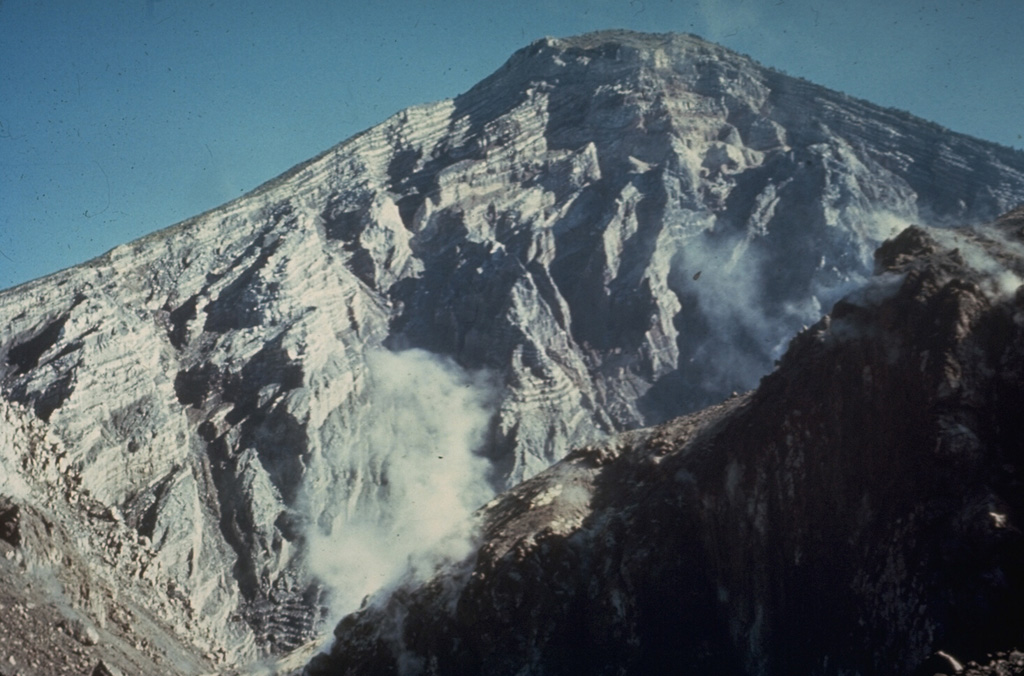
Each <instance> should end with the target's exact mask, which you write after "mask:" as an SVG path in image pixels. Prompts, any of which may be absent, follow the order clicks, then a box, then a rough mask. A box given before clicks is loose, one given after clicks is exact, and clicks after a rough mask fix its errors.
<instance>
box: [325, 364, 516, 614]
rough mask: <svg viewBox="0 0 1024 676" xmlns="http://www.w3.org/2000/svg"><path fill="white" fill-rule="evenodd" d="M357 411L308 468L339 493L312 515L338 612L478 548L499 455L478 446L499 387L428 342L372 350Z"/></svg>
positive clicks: (334, 604) (326, 578) (330, 497)
mask: <svg viewBox="0 0 1024 676" xmlns="http://www.w3.org/2000/svg"><path fill="white" fill-rule="evenodd" d="M367 364H368V370H367V376H366V378H367V380H366V383H365V387H364V388H363V393H362V395H361V397H360V400H359V402H358V403H357V408H356V410H355V411H354V412H353V415H352V416H351V417H350V418H349V419H348V420H347V422H346V429H344V430H343V431H342V433H341V434H340V435H338V438H340V439H341V441H339V442H336V443H334V444H333V445H332V447H331V448H329V449H326V450H325V451H324V452H323V453H322V455H320V457H319V458H317V459H315V460H314V462H315V463H320V464H321V466H320V467H311V470H313V471H312V472H311V474H312V475H319V476H328V477H330V479H329V480H328V481H327V482H326V484H321V485H327V486H329V488H328V490H331V491H333V494H332V495H329V496H327V497H326V500H325V499H324V498H323V496H319V498H318V499H317V500H315V501H311V504H320V505H323V509H322V511H321V512H320V513H319V514H313V515H311V516H312V517H313V521H312V523H311V526H310V529H309V533H308V534H307V537H308V545H309V549H308V551H309V557H310V565H311V569H312V572H313V573H314V574H315V575H317V576H318V577H319V578H320V579H321V581H322V582H323V583H324V584H325V585H326V586H327V587H328V589H329V590H330V594H331V599H330V604H331V612H332V614H334V615H335V616H336V617H340V616H342V615H344V614H347V613H348V612H351V611H353V610H356V609H357V608H358V606H359V605H360V603H361V601H362V600H363V599H364V598H365V597H366V596H368V595H370V594H373V593H374V592H376V591H378V590H380V589H382V588H384V587H387V586H389V585H390V584H391V583H393V582H395V581H396V580H397V579H398V578H399V577H401V576H403V575H406V574H409V573H410V571H413V570H415V569H417V568H419V569H425V570H423V572H424V573H429V571H430V570H431V569H432V568H433V565H434V564H435V563H436V562H437V561H438V560H440V559H447V560H458V559H461V558H463V557H465V556H466V555H467V554H469V553H470V548H471V546H472V539H471V537H470V533H469V520H468V517H469V515H470V513H471V512H472V511H473V510H475V509H476V508H477V507H479V506H480V505H482V504H483V503H485V502H486V501H487V500H489V499H490V498H491V497H492V495H493V489H492V488H491V486H490V483H489V481H488V472H489V469H490V463H489V462H488V461H487V460H486V459H485V458H483V457H481V456H479V455H477V453H476V451H477V450H478V449H479V448H480V447H481V445H482V444H483V442H484V440H485V435H486V432H487V429H488V426H489V423H490V419H491V416H492V414H493V411H494V404H493V402H494V400H495V397H494V393H495V389H496V388H495V385H494V383H493V381H492V379H491V378H490V377H489V376H488V375H487V374H484V373H468V372H466V371H465V370H463V369H461V368H459V367H458V366H457V365H456V364H454V362H451V361H450V360H446V359H442V358H439V357H437V356H435V355H432V354H430V353H428V352H424V351H422V350H408V351H405V352H399V353H393V352H388V351H385V350H378V351H374V352H371V353H370V354H369V356H368V360H367Z"/></svg>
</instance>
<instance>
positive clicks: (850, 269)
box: [675, 209, 910, 405]
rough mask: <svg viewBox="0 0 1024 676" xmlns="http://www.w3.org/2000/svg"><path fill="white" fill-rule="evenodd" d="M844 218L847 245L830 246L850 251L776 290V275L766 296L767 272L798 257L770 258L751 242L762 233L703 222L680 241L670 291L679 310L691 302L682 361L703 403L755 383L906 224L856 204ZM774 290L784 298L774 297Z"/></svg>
mask: <svg viewBox="0 0 1024 676" xmlns="http://www.w3.org/2000/svg"><path fill="white" fill-rule="evenodd" d="M848 211H850V212H853V211H854V210H852V209H849V210H848ZM842 220H843V221H850V222H849V223H845V224H844V225H843V227H842V229H843V230H845V231H846V232H850V233H852V236H853V237H852V239H853V242H852V244H853V247H852V248H851V247H849V246H847V247H845V248H844V249H836V248H835V247H832V251H837V250H839V251H842V250H845V251H849V252H850V254H852V255H847V257H846V258H845V259H844V260H830V259H829V257H828V254H823V255H821V257H820V259H819V260H818V261H817V264H816V266H815V267H814V269H813V270H808V271H806V272H803V273H800V274H796V275H793V277H792V281H791V282H790V284H791V286H790V287H786V286H785V285H783V286H782V287H781V288H780V286H779V282H777V281H776V282H775V283H776V287H775V289H774V291H773V292H772V293H771V294H768V293H766V291H765V289H766V286H767V284H768V280H769V278H772V277H773V276H774V277H775V278H776V279H777V278H779V276H780V275H779V268H782V267H786V266H789V265H791V264H792V265H793V266H802V265H804V261H802V260H793V261H792V262H790V261H785V260H779V259H778V258H774V259H772V260H769V259H768V258H767V257H766V253H765V250H764V249H763V248H762V247H759V246H758V242H757V238H759V237H761V236H766V235H765V234H764V233H757V232H751V231H746V232H738V233H734V234H724V233H721V232H715V231H714V226H713V225H712V222H710V221H709V224H708V226H709V227H708V229H707V230H706V231H704V232H701V233H699V234H698V235H696V236H693V237H689V238H687V239H685V240H683V241H680V243H679V249H678V253H677V255H676V257H675V269H676V278H677V279H678V280H680V281H679V282H677V285H676V286H677V288H676V290H677V293H679V294H680V299H681V303H682V304H683V306H684V308H685V307H687V306H688V305H690V306H691V307H692V305H694V304H695V305H696V308H697V310H696V315H694V314H691V315H689V316H690V317H694V316H696V317H697V320H698V325H696V326H685V325H684V326H682V327H680V330H681V332H682V333H683V334H684V336H685V337H684V340H688V341H689V344H688V345H686V346H685V347H684V349H683V351H682V353H681V354H680V361H681V364H680V366H681V367H683V368H684V369H686V370H687V371H688V372H689V373H691V374H692V376H691V381H690V385H691V387H695V388H697V390H698V391H700V392H702V393H704V401H703V402H701V405H706V404H708V403H712V402H713V401H716V400H717V399H719V398H721V397H722V396H725V395H726V394H728V392H730V391H732V390H739V391H742V390H746V389H750V388H752V387H755V386H756V385H757V382H758V380H759V379H760V378H761V376H763V375H765V374H766V373H768V372H769V371H771V369H772V365H773V363H774V361H775V360H776V359H778V358H779V357H780V356H781V355H782V354H783V353H784V352H785V351H786V349H787V348H788V346H789V342H790V340H791V339H792V338H793V336H794V335H795V334H796V333H797V332H798V331H799V330H800V328H801V327H802V326H804V325H810V324H813V323H815V322H816V321H818V319H820V318H821V315H822V314H823V313H827V312H829V311H830V310H831V307H832V305H833V304H834V303H835V302H836V301H837V300H839V299H840V298H841V297H843V296H844V295H846V294H847V293H850V292H851V291H853V290H855V289H857V288H860V287H862V286H864V284H865V283H866V282H867V280H868V279H869V277H870V276H871V273H872V268H873V263H872V256H873V253H874V250H875V249H876V248H877V247H878V245H880V244H881V243H882V241H884V240H885V239H886V238H888V237H891V236H893V235H895V234H896V233H898V232H899V231H901V230H902V229H903V228H904V227H906V226H907V225H909V224H910V223H909V221H907V220H905V219H903V218H901V217H899V216H897V215H894V214H892V213H890V212H887V211H879V212H876V213H864V212H862V211H861V210H856V213H844V214H842ZM826 232H827V231H826ZM769 234H770V233H769ZM828 249H829V247H826V246H823V251H825V250H828ZM698 273H699V274H698ZM694 277H696V278H694ZM782 278H784V279H785V278H786V277H785V275H782ZM769 295H771V296H774V299H773V298H769V297H768V296H769ZM780 296H782V297H784V298H785V299H788V300H785V301H784V302H779V297H780Z"/></svg>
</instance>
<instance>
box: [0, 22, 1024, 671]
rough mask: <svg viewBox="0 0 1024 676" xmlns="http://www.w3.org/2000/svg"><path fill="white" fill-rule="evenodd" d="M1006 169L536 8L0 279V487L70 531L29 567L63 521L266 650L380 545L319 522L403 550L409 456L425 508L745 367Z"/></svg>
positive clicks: (677, 401) (1003, 200) (153, 588)
mask: <svg viewBox="0 0 1024 676" xmlns="http://www.w3.org/2000/svg"><path fill="white" fill-rule="evenodd" d="M1020 201H1024V155H1022V154H1021V153H1020V152H1017V151H1013V150H1010V149H1007V148H1002V147H999V146H996V145H993V144H990V143H986V142H984V141H980V140H976V139H972V138H968V137H965V136H962V135H959V134H955V133H952V132H950V131H948V130H946V129H942V128H940V127H938V126H936V125H934V124H930V123H928V122H925V121H922V120H919V119H917V118H914V117H913V116H911V115H908V114H906V113H901V112H898V111H892V110H885V109H881V108H878V107H876V106H872V105H871V104H868V103H866V102H863V101H858V100H855V99H852V98H849V97H847V96H844V95H842V94H838V93H835V92H830V91H828V90H825V89H823V88H820V87H817V86H815V85H812V84H810V83H808V82H805V81H802V80H798V79H795V78H792V77H789V76H786V75H784V74H781V73H778V72H775V71H772V70H769V69H766V68H763V67H761V66H759V65H758V64H756V63H754V62H753V61H751V60H750V59H748V58H746V57H743V56H740V55H737V54H735V53H732V52H730V51H728V50H725V49H723V48H721V47H718V46H715V45H713V44H710V43H707V42H704V41H702V40H700V39H698V38H695V37H693V36H686V35H643V34H636V33H627V32H616V31H613V32H605V33H596V34H591V35H586V36H582V37H578V38H570V39H544V40H540V41H538V42H535V43H533V44H532V45H530V46H528V47H526V48H525V49H523V50H521V51H519V52H517V53H516V54H514V55H513V56H512V57H511V59H510V60H509V61H508V62H507V63H506V64H505V65H504V66H503V67H502V68H501V69H499V70H498V71H497V72H496V73H495V74H494V75H492V76H491V77H489V78H488V79H486V80H484V81H483V82H481V83H480V84H479V85H478V86H476V87H474V88H473V89H471V90H470V91H468V92H466V93H465V94H463V95H461V96H459V97H457V98H455V99H453V100H447V101H442V102H439V103H435V104H428V105H423V106H419V107H415V108H411V109H409V110H406V111H403V112H400V113H398V114H397V115H395V116H393V117H392V118H390V119H389V120H387V121H385V122H384V123H382V124H381V125H379V126H377V127H374V128H372V129H369V130H367V131H366V132H364V133H362V134H360V135H358V136H356V137H354V138H352V139H350V140H348V141H345V142H344V143H342V144H340V145H339V146H337V147H335V148H333V149H331V150H329V151H327V152H325V153H324V154H322V155H321V156H319V157H317V158H315V159H313V160H311V161H309V162H307V163H305V164H303V165H301V166H298V167H296V168H294V169H293V170H291V171H289V172H288V173H286V174H285V175H283V176H281V177H280V178H278V179H276V180H274V181H272V182H270V183H268V184H266V185H264V186H262V187H260V188H258V189H257V190H256V191H254V192H253V193H251V194H249V195H246V196H244V197H243V198H240V199H239V200H236V201H234V202H232V203H230V204H227V205H225V206H223V207H220V208H218V209H215V210H213V211H210V212H208V213H206V214H203V215H201V216H198V217H196V218H194V219H191V220H189V221H186V222H184V223H182V224H179V225H177V226H174V227H172V228H169V229H167V230H164V231H161V232H158V233H155V234H153V235H150V236H148V237H145V238H143V239H141V240H138V241H136V242H133V243H130V244H126V245H124V246H121V247H118V248H116V249H114V250H113V251H111V252H110V253H108V254H106V255H104V256H102V257H100V258H98V259H95V260H93V261H90V262H88V263H86V264H83V265H81V266H78V267H75V268H72V269H69V270H65V271H63V272H60V273H57V274H55V275H52V276H49V277H46V278H44V279H41V280H37V281H35V282H31V283H29V284H26V285H23V286H20V287H17V288H15V289H10V290H7V291H5V292H3V293H0V317H2V318H3V321H0V394H2V397H3V402H2V403H3V409H2V411H0V412H2V414H3V420H2V421H0V432H2V437H0V438H3V439H4V440H5V443H4V445H3V446H2V448H0V463H2V467H3V469H4V472H3V474H2V476H0V492H2V493H5V494H8V495H10V496H11V497H12V498H14V500H15V502H16V504H17V505H20V507H19V508H23V511H22V513H24V514H35V513H38V514H40V515H41V516H39V518H44V517H45V519H46V520H47V521H44V523H45V522H49V523H58V522H59V523H65V522H66V523H67V524H69V525H68V529H69V532H71V533H77V535H75V536H73V537H69V538H63V539H60V540H59V543H63V544H58V542H57V541H55V543H54V545H53V546H54V548H55V551H50V552H47V551H36V553H35V554H32V553H31V552H29V551H27V550H26V552H25V554H26V555H31V556H27V558H26V559H25V561H36V562H37V563H38V565H36V564H31V563H26V564H25V565H26V566H27V568H30V569H32V570H36V571H37V573H39V574H40V575H42V574H44V572H45V571H52V572H53V574H54V575H56V576H57V578H58V579H60V578H61V576H62V575H64V574H65V572H66V571H65V570H64V568H63V567H62V566H61V565H60V564H59V561H60V560H61V559H62V556H63V554H62V552H61V551H57V550H59V549H60V548H62V547H67V548H69V552H68V556H70V557H71V558H75V557H79V558H77V559H76V560H79V559H80V560H82V561H84V562H85V563H84V564H83V565H85V566H86V567H87V568H88V570H90V571H92V573H95V575H92V577H90V578H89V579H90V580H92V582H90V583H89V584H90V585H95V588H96V589H101V588H102V589H121V588H124V589H127V588H128V587H126V586H125V584H123V583H122V582H123V580H124V579H132V580H135V582H133V583H132V585H135V586H137V587H138V589H135V587H134V586H133V587H131V589H133V590H134V591H132V592H131V593H132V594H133V595H136V594H137V595H136V596H133V597H132V598H133V599H139V600H138V603H136V601H134V600H133V601H132V603H133V604H135V605H138V606H139V607H145V608H148V609H149V610H148V611H147V612H149V613H150V614H151V615H152V617H153V618H154V622H157V624H159V625H160V626H165V627H166V628H167V631H168V632H169V635H170V636H174V637H177V639H176V640H180V641H184V642H185V643H186V644H191V645H196V646H203V650H209V651H210V652H211V655H213V657H211V658H210V659H214V658H216V659H219V660H221V662H222V663H236V662H241V661H245V660H248V659H252V658H254V657H257V656H259V655H263V654H267V653H280V652H282V651H287V650H289V649H291V648H292V647H294V646H296V645H298V644H299V643H301V642H303V641H305V640H307V639H308V638H310V637H311V636H313V635H314V634H315V633H316V631H317V629H316V627H317V626H318V624H320V623H322V621H323V618H324V613H325V610H324V607H325V606H326V605H331V604H336V605H334V606H333V607H335V608H338V607H344V605H345V604H347V603H351V602H352V601H353V599H351V598H347V599H345V600H344V602H342V601H341V600H339V594H342V591H339V590H342V589H343V588H344V589H347V588H349V587H351V589H355V590H359V589H362V588H363V586H367V588H369V587H372V586H373V582H372V581H366V580H361V581H359V582H358V584H355V583H353V584H351V585H349V584H348V582H350V581H351V575H350V574H356V577H358V573H359V568H360V566H362V567H364V568H366V567H368V566H375V565H377V564H379V563H380V561H381V560H380V559H372V560H370V562H369V563H367V562H366V561H364V560H361V559H359V557H358V556H353V557H352V558H351V562H349V561H350V560H349V559H348V558H346V559H344V561H343V565H334V566H333V567H332V565H331V563H332V562H330V561H328V563H327V565H325V564H324V563H323V561H321V560H320V559H321V557H319V556H318V555H316V556H315V555H314V554H313V552H315V551H321V549H322V548H321V549H317V548H315V547H313V545H312V543H319V544H320V545H323V544H324V543H326V545H327V552H328V553H327V557H328V558H330V557H331V556H335V557H337V554H336V552H337V551H340V550H342V549H344V550H345V551H346V552H349V553H351V552H360V551H371V550H373V551H376V552H390V553H391V554H392V555H393V556H392V558H393V559H396V560H404V559H405V558H406V556H407V555H410V554H413V553H415V552H416V551H418V550H419V549H420V548H422V547H425V546H427V545H429V544H430V543H429V542H428V541H426V540H415V538H413V541H412V542H411V544H402V545H399V544H398V543H399V542H406V541H408V540H409V539H410V538H409V537H405V536H408V535H410V534H412V533H418V532H420V531H421V529H418V528H417V524H418V523H419V521H418V519H420V518H421V517H422V515H423V514H424V513H425V512H426V511H428V510H425V509H424V507H423V503H422V500H423V499H424V494H423V491H422V490H421V487H420V483H424V484H425V485H427V486H428V487H430V491H428V492H430V493H432V494H433V495H435V496H442V495H445V496H450V495H457V496H458V499H456V500H454V501H449V502H448V503H445V504H444V505H440V504H435V505H433V509H431V510H429V511H431V512H434V513H437V514H439V515H440V516H439V517H438V520H439V522H438V523H436V524H433V526H432V528H433V527H436V530H437V531H438V532H440V531H441V530H443V528H442V526H443V525H444V523H443V522H444V520H445V518H448V517H450V519H449V520H450V521H454V520H456V519H457V518H458V517H459V516H460V515H461V514H463V513H466V512H468V510H470V509H472V508H473V507H475V506H476V505H477V504H480V503H482V502H484V501H486V499H487V498H488V497H489V493H490V492H491V491H493V490H496V489H500V488H504V487H507V486H511V485H514V484H515V483H517V482H519V481H521V480H522V479H524V478H527V477H529V476H532V475H534V474H536V473H537V472H539V471H541V470H543V469H544V468H546V467H547V466H549V464H550V463H551V462H553V461H556V460H558V459H559V458H561V457H563V456H564V455H565V453H566V452H567V451H568V449H569V448H571V447H573V446H579V445H582V444H584V443H587V442H590V441H593V440H594V439H595V438H600V437H603V436H605V435H608V434H612V433H615V432H618V431H621V430H626V429H632V428H636V427H638V426H641V425H649V424H655V423H658V422H661V421H664V420H667V419H669V418H671V417H672V416H675V415H678V414H681V413H685V412H688V411H693V410H696V409H698V408H700V407H701V406H704V405H706V404H709V403H712V402H715V401H719V400H721V399H722V398H723V397H724V396H726V395H727V394H728V393H729V392H731V391H732V390H745V389H747V388H749V387H751V386H753V385H754V384H756V382H757V379H758V378H759V377H760V376H762V375H763V374H764V373H767V372H768V371H770V370H771V368H772V364H773V360H774V359H776V358H777V357H779V356H780V355H781V353H782V349H783V346H784V345H785V343H786V341H787V340H788V338H789V336H791V335H792V334H793V333H794V332H795V331H796V330H797V329H798V328H799V327H800V326H801V325H802V324H805V323H813V322H815V321H817V319H818V317H819V316H820V314H821V310H822V308H828V307H829V306H830V305H831V303H832V302H834V301H835V300H836V299H838V298H839V297H840V296H841V295H842V294H843V293H845V292H847V291H849V290H850V289H853V288H856V287H858V286H859V285H862V284H863V283H864V282H865V280H866V278H867V276H868V275H869V273H870V270H871V261H870V255H871V252H872V251H873V250H874V248H875V247H876V246H877V245H878V244H879V243H880V242H881V241H882V240H884V239H885V238H886V237H888V236H890V235H891V234H894V233H895V232H896V231H898V230H899V229H900V228H902V227H903V225H905V224H906V223H907V222H909V221H915V220H922V219H923V220H927V221H928V222H933V223H935V222H941V223H946V222H948V223H961V222H974V221H979V220H985V219H989V218H992V217H993V216H994V215H995V214H998V213H1001V212H1003V211H1005V210H1007V209H1009V208H1010V207H1011V206H1013V205H1015V204H1017V203H1018V202H1020ZM403 382H407V383H416V387H407V388H404V389H403V387H402V385H401V384H402V383H403ZM428 385H430V386H431V387H436V391H437V392H438V394H437V395H436V396H435V395H434V394H429V395H424V396H421V397H417V396H416V395H415V390H419V389H420V388H421V387H422V388H424V389H425V388H427V387H428ZM434 391H435V390H431V392H434ZM410 392H412V394H410ZM407 395H408V396H407ZM431 398H433V400H434V401H435V403H434V404H431V403H430V401H426V400H427V399H431ZM437 401H440V402H441V404H440V406H438V405H437V404H436V402H437ZM410 409H415V410H417V411H419V413H417V415H415V416H412V417H411V418H402V419H401V420H399V421H398V422H396V421H395V420H391V419H389V418H388V416H387V415H386V414H384V413H382V411H393V412H395V415H400V414H401V412H403V411H408V410H410ZM438 410H440V413H441V414H443V415H444V417H443V418H438V417H437V416H436V415H434V414H437V413H438ZM432 415H434V418H436V419H435V420H434V422H433V423H432V424H431V423H429V422H427V421H429V420H431V416H432ZM437 420H443V421H444V424H439V423H438V422H437ZM456 423H457V427H458V429H457V431H456V433H453V431H452V429H450V428H453V427H455V426H456ZM381 425H383V428H384V431H381V430H382V428H381ZM413 429H415V430H424V429H425V430H427V431H426V432H423V433H422V434H420V433H419V432H418V433H417V434H416V435H404V436H403V432H405V431H408V430H413ZM400 439H404V441H402V442H400V441H398V440H400ZM439 449H440V450H439ZM428 459H429V460H436V461H437V462H432V463H428V462H426V460H428ZM474 501H477V502H474ZM32 510H36V512H33V511H32ZM46 514H49V516H46ZM33 518H34V517H33ZM75 524H78V525H77V526H76V525H75ZM431 532H433V531H431ZM86 533H89V534H91V535H89V536H88V537H86V535H85V534H86ZM360 533H366V534H367V538H369V542H371V543H372V544H373V546H372V547H370V546H361V545H360V543H361V542H363V541H361V540H359V539H358V537H356V536H357V535H358V534H360ZM381 534H383V535H381ZM350 536H351V537H352V538H353V539H345V538H349V537H350ZM384 536H387V537H389V538H390V539H389V540H388V544H387V546H384V544H383V542H382V538H383V537H384ZM399 536H402V537H399ZM342 541H344V542H346V543H347V544H346V545H345V546H344V547H342V546H340V545H339V546H337V547H335V554H331V553H330V547H329V545H330V543H331V542H342ZM38 542H45V540H40V541H37V543H38ZM363 544H365V542H363ZM33 551H35V550H33ZM33 556H35V557H36V558H35V559H33V558H32V557H33ZM381 556H384V554H381ZM335 563H336V562H335ZM46 574H48V573H46ZM332 575H334V576H336V577H339V578H340V579H341V581H342V582H344V584H338V583H327V584H326V586H325V584H324V582H325V580H326V578H327V577H329V576H332ZM81 579H84V578H81ZM82 584H85V583H80V578H79V577H75V579H74V580H72V581H69V582H67V581H66V586H76V588H81V587H82ZM90 588H92V587H90ZM325 589H326V590H333V595H332V596H331V597H330V598H328V597H325V596H324V593H325ZM126 593H127V592H126ZM101 596H102V594H101V593H100V592H99V591H94V593H93V594H92V597H91V598H100V597H101ZM71 597H72V599H71V601H69V603H70V604H71V607H72V608H73V609H75V612H76V613H77V612H79V610H81V604H80V603H79V602H78V601H75V600H74V599H76V598H78V596H76V594H71ZM147 599H148V600H147ZM62 602H63V601H62ZM355 603H358V596H357V597H356V598H355ZM76 604H77V605H76ZM147 604H148V605H147ZM83 612H86V613H87V614H88V613H92V614H93V615H96V614H97V613H100V610H97V608H94V607H91V606H89V607H85V609H84V611H83ZM100 619H101V618H99V617H93V620H92V621H94V622H98V621H100ZM107 626H108V627H112V628H111V629H110V631H114V629H116V626H118V625H116V624H114V625H111V624H108V625H107ZM218 650H219V651H221V652H217V651H218ZM196 668H198V667H196Z"/></svg>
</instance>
